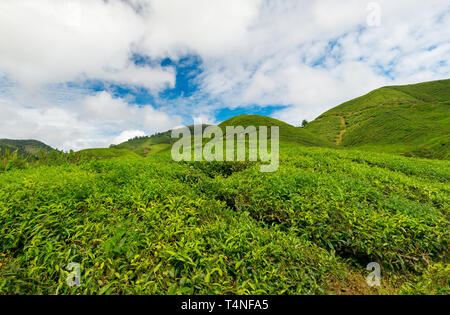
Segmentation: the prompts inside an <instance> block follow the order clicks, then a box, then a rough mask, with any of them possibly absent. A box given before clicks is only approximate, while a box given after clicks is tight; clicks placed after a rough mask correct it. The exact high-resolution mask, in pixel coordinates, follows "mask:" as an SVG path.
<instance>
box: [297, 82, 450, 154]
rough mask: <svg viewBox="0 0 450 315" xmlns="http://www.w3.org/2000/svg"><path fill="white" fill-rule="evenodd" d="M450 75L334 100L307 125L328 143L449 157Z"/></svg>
mask: <svg viewBox="0 0 450 315" xmlns="http://www.w3.org/2000/svg"><path fill="white" fill-rule="evenodd" d="M449 105H450V80H442V81H434V82H426V83H420V84H414V85H406V86H389V87H383V88H380V89H377V90H375V91H372V92H370V93H369V94H367V95H364V96H362V97H359V98H356V99H354V100H351V101H349V102H346V103H344V104H342V105H340V106H337V107H335V108H333V109H331V110H329V111H327V112H326V113H324V114H322V115H321V116H319V117H318V118H317V119H316V120H315V121H313V122H311V123H310V124H308V126H307V127H306V128H305V129H306V130H307V131H310V132H312V133H314V134H318V135H321V136H323V137H325V138H326V139H327V140H328V141H329V142H330V143H336V144H337V145H339V146H341V147H352V148H359V149H366V150H371V151H380V152H390V153H401V154H404V155H407V156H419V157H426V158H441V159H448V158H449V140H450V139H449V135H450V106H449Z"/></svg>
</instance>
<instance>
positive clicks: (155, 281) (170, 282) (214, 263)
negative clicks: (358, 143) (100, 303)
mask: <svg viewBox="0 0 450 315" xmlns="http://www.w3.org/2000/svg"><path fill="white" fill-rule="evenodd" d="M449 180H450V168H449V164H448V162H447V161H428V160H419V159H410V158H406V157H399V156H391V155H380V154H367V153H361V152H358V151H355V152H353V151H348V152H347V151H336V150H332V149H323V148H322V149H320V148H306V147H301V146H298V145H296V144H292V143H285V144H283V145H282V154H281V164H280V170H279V171H278V172H275V173H261V172H259V168H258V165H257V164H255V163H248V162H243V163H238V162H228V163H206V162H196V163H175V162H173V161H172V160H171V157H170V154H169V152H163V153H161V154H156V155H151V156H149V157H147V158H142V157H139V156H137V155H136V156H134V158H130V156H129V155H124V156H122V157H118V158H114V159H100V160H95V159H94V160H85V161H82V162H77V163H71V162H68V163H66V164H63V165H59V166H41V167H37V168H36V167H33V168H29V169H25V170H12V171H9V172H6V173H3V174H2V175H1V176H0V187H1V189H0V235H1V236H2V237H1V241H0V253H1V257H0V263H1V267H0V292H3V293H51V294H53V293H101V294H103V293H105V294H111V293H158V294H164V293H193V294H210V293H223V294H225V293H231V294H235V293H236V294H237V293H244V294H247V293H254V294H281V293H290V294H297V293H302V294H305V293H306V294H311V293H315V294H321V293H343V292H346V293H445V294H448V293H450V292H449V282H448V209H449V208H448V202H449V188H448V187H449V186H448V182H449ZM370 261H377V262H379V263H380V264H381V265H382V266H383V268H384V269H383V287H382V288H381V289H378V290H375V289H369V288H368V287H367V285H366V284H365V278H364V277H365V276H366V275H367V271H365V266H366V264H367V263H368V262H370ZM70 262H79V263H81V265H82V285H81V287H79V288H69V287H68V286H67V285H66V284H65V281H66V277H67V274H68V271H66V270H65V267H66V266H67V265H68V264H69V263H70Z"/></svg>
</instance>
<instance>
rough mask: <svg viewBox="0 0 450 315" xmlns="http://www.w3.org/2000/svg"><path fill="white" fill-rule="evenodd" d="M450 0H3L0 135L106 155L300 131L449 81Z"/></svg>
mask: <svg viewBox="0 0 450 315" xmlns="http://www.w3.org/2000/svg"><path fill="white" fill-rule="evenodd" d="M449 57H450V3H449V1H448V0H442V1H441V0H430V1H423V0H420V1H417V0H395V1H392V0H383V1H375V2H371V1H364V0H340V1H336V0H317V1H311V0H108V1H106V0H67V1H65V0H0V138H13V139H29V138H33V139H38V140H41V141H44V142H46V143H47V144H50V145H52V146H54V147H57V148H59V149H64V150H69V149H74V150H79V149H83V148H88V147H107V146H108V145H109V144H111V143H118V142H121V141H125V140H126V139H127V138H130V137H133V136H136V135H144V134H152V133H154V132H157V131H165V130H168V129H170V128H172V127H175V126H180V125H182V124H191V123H192V122H193V121H194V120H197V119H202V121H203V122H206V123H217V122H220V121H223V120H225V119H227V118H230V117H232V116H235V115H238V114H243V113H247V114H262V115H268V116H272V117H275V118H279V119H281V120H284V121H287V122H289V123H292V124H296V125H298V124H299V123H300V122H301V121H302V120H303V119H307V120H312V119H314V118H315V117H317V116H318V115H320V114H321V113H322V112H324V111H325V110H327V109H330V108H332V107H334V106H336V105H339V104H340V103H342V102H344V101H346V100H349V99H351V98H354V97H357V96H360V95H363V94H365V93H367V92H369V91H371V90H373V89H375V88H378V87H381V86H385V85H393V84H407V83H416V82H421V81H429V80H437V79H445V78H449V77H450V60H449Z"/></svg>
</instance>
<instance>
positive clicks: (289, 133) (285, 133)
mask: <svg viewBox="0 0 450 315" xmlns="http://www.w3.org/2000/svg"><path fill="white" fill-rule="evenodd" d="M226 126H242V127H244V128H246V127H248V126H255V127H258V126H267V127H271V126H279V127H280V141H283V142H292V143H298V144H301V145H305V146H318V147H331V146H333V145H332V144H331V143H328V142H327V141H326V140H325V139H324V138H321V137H319V136H316V135H314V134H312V133H311V132H309V131H307V130H305V129H304V128H300V127H294V126H292V125H289V124H288V123H285V122H282V121H280V120H277V119H274V118H270V117H265V116H258V115H240V116H236V117H233V118H231V119H228V120H226V121H224V122H223V123H221V124H220V125H219V127H221V128H222V129H223V130H224V132H225V129H226Z"/></svg>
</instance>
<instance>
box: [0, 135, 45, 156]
mask: <svg viewBox="0 0 450 315" xmlns="http://www.w3.org/2000/svg"><path fill="white" fill-rule="evenodd" d="M6 149H8V150H9V151H10V152H13V151H16V150H17V151H18V152H17V153H18V154H19V155H23V156H29V155H36V154H37V153H39V152H40V151H52V150H53V148H52V147H50V146H48V145H46V144H45V143H43V142H41V141H37V140H11V139H0V152H2V151H4V150H6Z"/></svg>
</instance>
